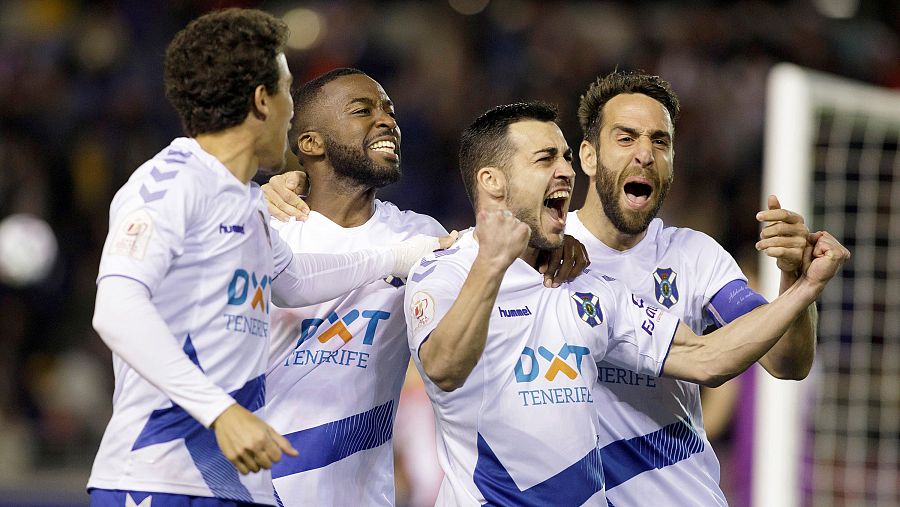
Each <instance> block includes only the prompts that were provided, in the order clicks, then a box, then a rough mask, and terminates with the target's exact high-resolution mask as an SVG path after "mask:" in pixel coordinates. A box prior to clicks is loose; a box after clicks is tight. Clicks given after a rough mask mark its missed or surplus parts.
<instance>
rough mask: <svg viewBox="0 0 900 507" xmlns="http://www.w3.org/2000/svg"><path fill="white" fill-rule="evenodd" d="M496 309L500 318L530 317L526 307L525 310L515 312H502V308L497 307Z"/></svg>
mask: <svg viewBox="0 0 900 507" xmlns="http://www.w3.org/2000/svg"><path fill="white" fill-rule="evenodd" d="M497 309H498V310H500V316H501V317H526V316H528V315H531V310H529V309H528V307H527V306H526V307H525V308H522V309H515V310H504V309H503V308H500V307H499V306H498V307H497Z"/></svg>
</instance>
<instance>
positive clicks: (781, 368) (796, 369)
mask: <svg viewBox="0 0 900 507" xmlns="http://www.w3.org/2000/svg"><path fill="white" fill-rule="evenodd" d="M811 370H812V361H810V362H804V363H803V364H789V365H778V366H777V367H774V368H771V369H769V370H767V371H768V372H769V375H772V376H773V377H775V378H777V379H778V380H797V381H799V380H803V379H805V378H806V377H808V376H809V372H810V371H811Z"/></svg>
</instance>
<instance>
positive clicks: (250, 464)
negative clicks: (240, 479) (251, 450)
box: [235, 452, 259, 475]
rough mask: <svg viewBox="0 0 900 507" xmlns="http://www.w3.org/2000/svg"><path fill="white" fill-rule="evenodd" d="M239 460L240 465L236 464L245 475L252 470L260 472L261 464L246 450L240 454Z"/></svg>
mask: <svg viewBox="0 0 900 507" xmlns="http://www.w3.org/2000/svg"><path fill="white" fill-rule="evenodd" d="M237 460H238V462H239V463H240V465H235V466H237V468H238V471H240V472H241V473H242V474H243V475H247V474H249V473H250V472H259V465H257V464H256V461H254V460H253V458H251V457H250V456H249V455H248V454H247V453H246V452H244V453H241V454H238V457H237Z"/></svg>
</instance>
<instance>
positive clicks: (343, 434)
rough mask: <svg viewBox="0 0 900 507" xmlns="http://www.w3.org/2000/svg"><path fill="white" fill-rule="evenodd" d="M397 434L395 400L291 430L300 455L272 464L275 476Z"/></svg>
mask: <svg viewBox="0 0 900 507" xmlns="http://www.w3.org/2000/svg"><path fill="white" fill-rule="evenodd" d="M393 434H394V400H391V401H388V402H387V403H385V404H383V405H379V406H377V407H375V408H373V409H371V410H368V411H366V412H362V413H359V414H355V415H352V416H350V417H347V418H344V419H341V420H339V421H332V422H330V423H325V424H322V425H320V426H316V427H314V428H307V429H305V430H300V431H295V432H293V433H288V434H287V435H285V436H284V437H285V438H287V439H288V441H289V442H290V443H291V445H293V446H294V448H295V449H299V450H300V455H299V456H297V457H292V456H287V455H285V456H284V457H283V458H282V459H281V461H279V462H278V463H274V464H273V465H272V478H273V479H277V478H279V477H284V476H287V475H293V474H298V473H300V472H306V471H309V470H315V469H317V468H322V467H325V466H328V465H330V464H332V463H335V462H337V461H340V460H342V459H344V458H346V457H347V456H350V455H352V454H355V453H357V452H360V451H365V450H366V449H374V448H376V447H378V446H380V445H382V444H384V443H385V442H388V441H389V440H390V439H391V437H392V436H393Z"/></svg>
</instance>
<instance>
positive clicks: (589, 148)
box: [578, 141, 597, 178]
mask: <svg viewBox="0 0 900 507" xmlns="http://www.w3.org/2000/svg"><path fill="white" fill-rule="evenodd" d="M578 158H579V159H581V170H582V171H583V172H584V174H586V175H587V176H588V178H593V177H595V176H596V175H597V150H595V149H594V146H593V145H592V144H591V143H589V142H587V141H581V146H580V147H579V148H578Z"/></svg>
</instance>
